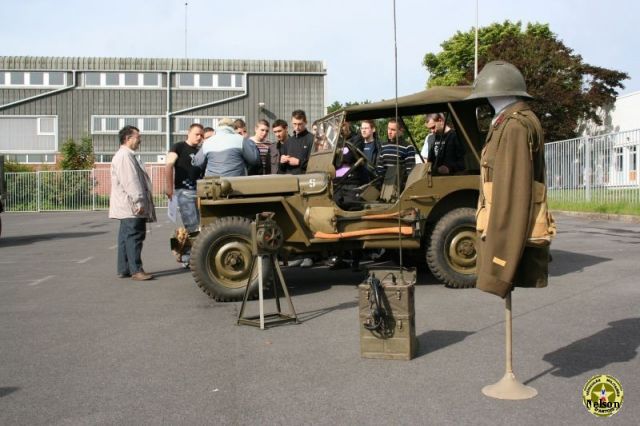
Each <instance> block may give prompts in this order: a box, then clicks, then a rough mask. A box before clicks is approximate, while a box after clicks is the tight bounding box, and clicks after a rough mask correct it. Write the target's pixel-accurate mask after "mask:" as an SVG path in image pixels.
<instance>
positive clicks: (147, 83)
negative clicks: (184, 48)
mask: <svg viewBox="0 0 640 426" xmlns="http://www.w3.org/2000/svg"><path fill="white" fill-rule="evenodd" d="M84 85H85V86H88V87H121V88H136V87H156V88H157V87H160V74H158V73H152V72H145V73H139V72H121V73H118V72H102V73H100V72H87V73H85V74H84Z"/></svg>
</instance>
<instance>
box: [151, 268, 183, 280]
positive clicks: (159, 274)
mask: <svg viewBox="0 0 640 426" xmlns="http://www.w3.org/2000/svg"><path fill="white" fill-rule="evenodd" d="M149 273H150V274H153V276H154V277H156V278H160V277H169V276H171V275H180V274H191V269H189V268H182V267H178V268H175V269H165V270H164V271H149Z"/></svg>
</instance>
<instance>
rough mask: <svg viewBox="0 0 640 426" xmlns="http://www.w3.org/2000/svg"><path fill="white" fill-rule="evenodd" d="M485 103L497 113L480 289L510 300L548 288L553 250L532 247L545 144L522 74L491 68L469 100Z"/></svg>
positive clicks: (481, 215)
mask: <svg viewBox="0 0 640 426" xmlns="http://www.w3.org/2000/svg"><path fill="white" fill-rule="evenodd" d="M479 98H486V99H487V100H488V101H489V103H490V104H491V106H492V107H493V108H494V110H495V116H494V119H493V121H492V126H491V129H490V130H489V133H488V135H487V142H486V144H485V147H484V149H483V150H482V158H481V161H480V165H481V179H482V184H481V186H480V198H479V200H478V223H477V229H478V240H477V246H476V248H477V251H478V258H477V275H478V280H477V283H476V287H477V288H479V289H481V290H483V291H486V292H489V293H492V294H495V295H498V296H500V297H502V298H504V297H506V296H507V295H508V294H509V293H510V292H511V290H512V289H513V287H514V286H518V287H546V285H547V279H548V262H549V245H548V244H540V243H537V244H535V243H532V240H531V239H530V235H531V231H532V226H533V225H532V219H535V218H534V217H533V216H534V206H535V203H536V201H539V200H537V197H538V195H536V194H537V193H538V192H539V191H537V190H535V191H534V182H538V183H541V184H542V185H544V182H545V177H544V174H545V164H544V139H543V133H542V127H541V125H540V121H539V120H538V118H537V117H536V115H535V113H534V112H533V111H532V110H531V107H530V106H529V105H528V104H527V103H526V102H525V100H526V99H532V96H531V95H529V94H528V93H527V91H526V84H525V81H524V78H523V76H522V74H521V73H520V71H519V70H518V69H517V68H516V67H515V66H513V65H512V64H510V63H508V62H504V61H493V62H490V63H488V64H487V65H486V66H485V67H484V68H483V69H482V71H481V72H480V73H479V74H478V77H477V79H476V81H475V83H474V86H473V92H472V94H471V96H469V97H468V99H479Z"/></svg>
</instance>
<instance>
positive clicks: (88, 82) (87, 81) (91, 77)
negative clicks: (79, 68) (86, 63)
mask: <svg viewBox="0 0 640 426" xmlns="http://www.w3.org/2000/svg"><path fill="white" fill-rule="evenodd" d="M84 85H85V86H100V73H99V72H88V73H86V74H85V75H84Z"/></svg>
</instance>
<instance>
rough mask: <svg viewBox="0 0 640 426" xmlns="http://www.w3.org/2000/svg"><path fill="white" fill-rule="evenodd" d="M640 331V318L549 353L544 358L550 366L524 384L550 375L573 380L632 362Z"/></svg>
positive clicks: (617, 322)
mask: <svg viewBox="0 0 640 426" xmlns="http://www.w3.org/2000/svg"><path fill="white" fill-rule="evenodd" d="M638 330H640V318H627V319H623V320H619V321H613V322H610V323H609V327H607V328H605V329H604V330H600V331H599V332H597V333H596V334H593V335H591V336H589V337H585V338H584V339H580V340H577V341H575V342H573V343H571V344H570V345H568V346H565V347H564V348H560V349H558V350H555V351H553V352H550V353H548V354H546V355H545V356H544V357H543V358H542V359H543V360H545V361H546V362H548V363H550V364H551V367H550V368H548V369H547V370H545V371H543V372H542V373H540V374H538V375H536V376H534V377H532V378H531V379H529V380H527V381H526V382H525V384H527V383H529V382H532V381H534V380H537V379H538V378H540V377H542V376H544V375H546V374H549V373H551V374H552V375H554V376H558V377H574V376H578V375H580V374H583V373H585V372H587V371H591V370H601V369H603V368H604V367H606V366H607V365H609V364H612V363H615V362H626V361H630V360H632V359H633V358H635V357H636V356H637V355H638V346H640V333H638ZM603 373H604V372H603Z"/></svg>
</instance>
